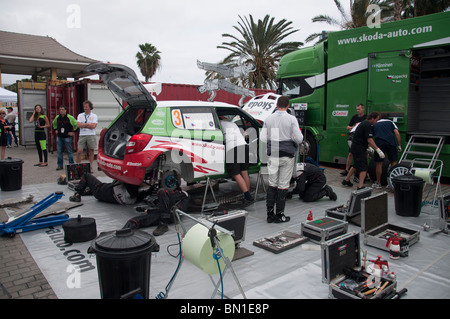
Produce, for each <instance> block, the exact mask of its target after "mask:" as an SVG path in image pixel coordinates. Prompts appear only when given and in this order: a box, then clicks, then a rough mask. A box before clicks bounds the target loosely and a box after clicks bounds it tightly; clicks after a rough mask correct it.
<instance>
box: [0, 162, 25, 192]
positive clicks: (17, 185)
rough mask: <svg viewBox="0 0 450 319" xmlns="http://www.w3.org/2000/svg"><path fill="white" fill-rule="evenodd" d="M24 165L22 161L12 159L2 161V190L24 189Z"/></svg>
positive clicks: (0, 169) (0, 168) (0, 165)
mask: <svg viewBox="0 0 450 319" xmlns="http://www.w3.org/2000/svg"><path fill="white" fill-rule="evenodd" d="M22 164H23V161H22V160H21V159H18V158H11V157H8V158H7V159H5V160H1V161H0V188H1V189H2V191H16V190H19V189H22Z"/></svg>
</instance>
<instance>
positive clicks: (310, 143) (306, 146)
mask: <svg viewBox="0 0 450 319" xmlns="http://www.w3.org/2000/svg"><path fill="white" fill-rule="evenodd" d="M299 152H300V155H301V156H305V158H307V157H311V158H312V159H313V160H314V161H316V159H317V142H316V138H315V137H314V135H313V134H312V133H311V132H308V131H305V134H304V136H303V142H302V144H300V148H299Z"/></svg>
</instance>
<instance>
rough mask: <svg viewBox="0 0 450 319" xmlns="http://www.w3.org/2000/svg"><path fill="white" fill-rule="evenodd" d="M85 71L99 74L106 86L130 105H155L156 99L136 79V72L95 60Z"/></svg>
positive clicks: (119, 65)
mask: <svg viewBox="0 0 450 319" xmlns="http://www.w3.org/2000/svg"><path fill="white" fill-rule="evenodd" d="M85 71H87V72H93V73H97V74H98V75H100V78H101V79H102V80H103V82H104V83H105V84H106V85H107V86H108V88H109V89H110V90H111V91H112V92H114V93H115V94H117V95H118V96H119V97H120V98H122V99H123V100H124V101H125V102H127V103H128V104H129V105H131V106H149V107H151V108H152V109H154V108H155V107H156V101H155V99H154V98H153V97H152V95H151V94H150V93H149V92H148V90H147V89H146V88H145V87H144V86H143V85H142V83H141V82H140V81H139V80H138V78H137V76H136V73H135V72H134V71H133V70H132V69H130V68H129V67H127V66H125V65H121V64H109V63H103V62H96V63H92V64H90V65H88V66H87V67H86V68H85Z"/></svg>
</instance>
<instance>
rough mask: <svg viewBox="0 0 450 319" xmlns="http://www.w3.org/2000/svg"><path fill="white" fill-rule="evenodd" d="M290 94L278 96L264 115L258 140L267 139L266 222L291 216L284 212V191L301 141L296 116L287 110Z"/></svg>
mask: <svg viewBox="0 0 450 319" xmlns="http://www.w3.org/2000/svg"><path fill="white" fill-rule="evenodd" d="M288 108H289V98H288V97H286V96H281V97H279V98H278V101H277V111H276V112H274V113H272V114H271V115H270V116H269V117H267V118H266V120H265V122H264V125H263V128H262V130H261V140H262V141H263V142H265V143H267V155H268V156H269V161H268V163H267V168H268V171H269V188H268V190H267V197H266V207H267V222H268V223H282V222H288V221H289V220H290V217H289V216H285V215H284V208H285V205H286V195H287V193H288V190H289V185H290V181H291V178H292V172H293V169H294V164H295V158H296V156H295V155H296V153H297V151H298V145H299V144H300V143H301V142H302V141H303V134H302V132H301V131H300V127H299V125H298V121H297V119H296V118H295V117H294V116H292V115H290V114H289V113H287V109H288Z"/></svg>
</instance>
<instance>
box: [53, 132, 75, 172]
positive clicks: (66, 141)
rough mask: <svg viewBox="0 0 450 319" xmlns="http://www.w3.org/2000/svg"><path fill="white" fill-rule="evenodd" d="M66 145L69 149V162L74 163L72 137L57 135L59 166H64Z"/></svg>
mask: <svg viewBox="0 0 450 319" xmlns="http://www.w3.org/2000/svg"><path fill="white" fill-rule="evenodd" d="M64 146H65V147H66V150H67V156H68V157H69V163H70V164H73V163H74V161H73V152H72V137H71V136H69V137H59V136H57V137H56V149H57V152H58V167H63V152H64Z"/></svg>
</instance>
